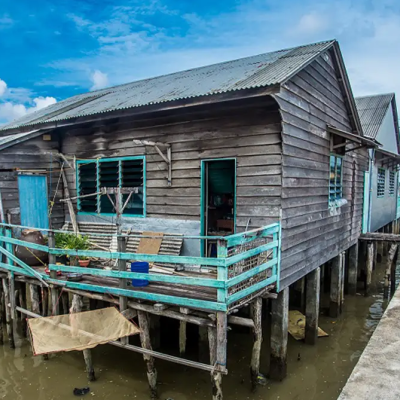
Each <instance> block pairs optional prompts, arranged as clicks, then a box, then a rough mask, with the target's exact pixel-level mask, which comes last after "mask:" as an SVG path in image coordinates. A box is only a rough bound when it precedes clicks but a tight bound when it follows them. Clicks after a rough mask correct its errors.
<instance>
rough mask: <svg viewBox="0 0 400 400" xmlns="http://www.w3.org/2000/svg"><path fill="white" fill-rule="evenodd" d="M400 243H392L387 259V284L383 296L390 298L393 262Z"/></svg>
mask: <svg viewBox="0 0 400 400" xmlns="http://www.w3.org/2000/svg"><path fill="white" fill-rule="evenodd" d="M397 248H398V244H396V243H392V245H391V246H390V249H389V253H388V257H387V259H386V272H385V285H384V290H383V297H384V298H386V299H388V298H389V293H390V286H391V281H392V272H393V270H395V268H393V263H394V261H395V256H396V252H397Z"/></svg>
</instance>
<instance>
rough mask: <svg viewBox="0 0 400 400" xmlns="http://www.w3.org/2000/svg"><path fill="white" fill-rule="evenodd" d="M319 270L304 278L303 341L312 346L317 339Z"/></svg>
mask: <svg viewBox="0 0 400 400" xmlns="http://www.w3.org/2000/svg"><path fill="white" fill-rule="evenodd" d="M320 275H321V269H320V268H317V269H315V270H314V271H312V272H310V273H309V274H308V275H307V276H306V329H305V337H304V341H305V342H306V343H307V344H311V345H314V344H315V343H316V342H317V339H318V316H319V300H320V284H321V277H320Z"/></svg>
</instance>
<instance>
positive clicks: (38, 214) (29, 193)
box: [18, 175, 49, 229]
mask: <svg viewBox="0 0 400 400" xmlns="http://www.w3.org/2000/svg"><path fill="white" fill-rule="evenodd" d="M18 188H19V206H20V210H21V225H22V226H29V227H32V228H44V229H48V228H49V216H48V208H47V205H48V199H47V179H46V177H45V176H42V175H19V176H18Z"/></svg>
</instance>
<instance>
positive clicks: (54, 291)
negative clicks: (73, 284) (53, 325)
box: [48, 231, 60, 315]
mask: <svg viewBox="0 0 400 400" xmlns="http://www.w3.org/2000/svg"><path fill="white" fill-rule="evenodd" d="M48 246H49V248H55V247H56V240H55V237H54V232H53V231H49V234H48ZM55 263H56V256H55V255H54V254H49V264H55ZM50 277H51V278H53V279H57V271H50ZM59 294H60V289H59V288H57V287H56V286H52V288H51V315H59V314H60V305H59V302H58V298H59Z"/></svg>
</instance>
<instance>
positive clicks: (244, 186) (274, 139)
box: [62, 100, 281, 231]
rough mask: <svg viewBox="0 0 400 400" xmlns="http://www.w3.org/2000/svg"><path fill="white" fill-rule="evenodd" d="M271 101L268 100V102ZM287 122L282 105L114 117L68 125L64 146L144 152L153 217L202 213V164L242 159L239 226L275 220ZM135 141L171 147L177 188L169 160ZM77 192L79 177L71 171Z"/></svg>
mask: <svg viewBox="0 0 400 400" xmlns="http://www.w3.org/2000/svg"><path fill="white" fill-rule="evenodd" d="M264 101H265V100H264ZM280 131H281V124H280V116H279V113H278V111H277V105H276V104H274V106H273V107H272V108H271V102H270V103H269V106H268V107H267V106H260V105H258V106H253V107H251V108H248V107H247V108H241V109H236V110H235V109H233V110H232V109H231V110H225V111H215V110H214V111H208V112H207V113H205V112H204V111H202V113H201V114H200V113H199V114H198V115H196V114H190V115H185V114H184V113H182V114H181V115H180V116H178V117H176V116H175V118H174V120H172V119H171V117H170V118H169V119H166V118H165V117H164V118H158V119H157V118H153V119H152V120H142V121H141V120H138V119H136V120H134V121H131V122H122V121H119V122H118V121H116V122H115V123H113V124H108V125H105V126H103V127H96V128H86V129H82V128H81V129H69V130H67V131H66V132H65V133H64V134H63V141H62V152H63V153H64V154H65V155H67V156H70V157H72V156H76V157H77V158H78V159H79V158H82V159H87V158H90V159H95V158H97V157H122V156H133V155H145V156H146V168H147V170H146V178H147V181H146V190H147V217H155V218H174V219H180V220H199V219H200V175H201V174H200V164H201V160H204V159H210V158H225V157H235V158H236V159H237V228H238V231H240V230H243V229H244V227H245V226H246V224H247V221H248V219H249V218H252V224H251V225H250V226H251V227H259V226H262V225H266V224H270V223H272V222H276V221H277V218H278V216H279V209H280V203H281V166H280V165H281V135H280ZM133 139H145V140H151V141H160V142H166V143H170V144H171V145H172V187H168V186H167V165H166V164H165V163H164V162H163V161H162V159H161V157H160V156H159V155H158V154H157V152H156V151H155V150H154V149H153V148H152V147H149V146H146V147H143V146H137V145H135V144H134V143H133ZM68 181H69V182H70V187H71V188H74V189H73V190H72V191H71V196H75V195H76V190H75V188H76V185H75V176H74V173H73V172H72V171H68Z"/></svg>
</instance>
